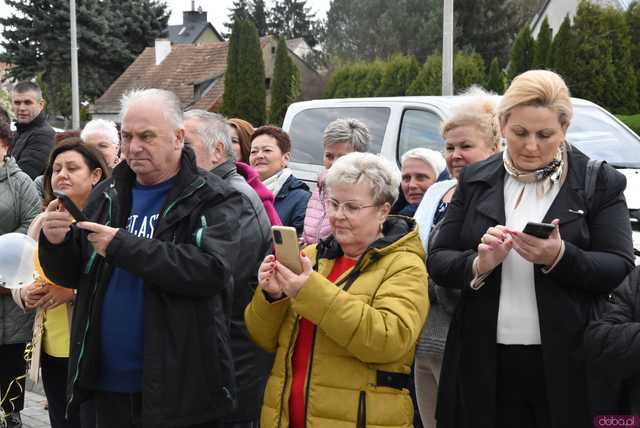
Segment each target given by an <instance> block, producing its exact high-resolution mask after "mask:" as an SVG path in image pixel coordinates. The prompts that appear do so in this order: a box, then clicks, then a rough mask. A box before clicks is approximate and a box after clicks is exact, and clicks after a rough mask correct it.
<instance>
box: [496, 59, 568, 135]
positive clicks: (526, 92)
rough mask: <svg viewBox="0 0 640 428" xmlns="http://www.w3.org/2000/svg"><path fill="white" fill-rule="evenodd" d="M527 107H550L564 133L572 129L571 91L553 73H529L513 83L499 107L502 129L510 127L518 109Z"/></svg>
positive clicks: (525, 73) (560, 78) (541, 71)
mask: <svg viewBox="0 0 640 428" xmlns="http://www.w3.org/2000/svg"><path fill="white" fill-rule="evenodd" d="M524 106H534V107H546V108H548V109H551V110H552V111H555V112H556V113H557V114H558V120H559V121H560V125H561V126H562V128H563V129H564V130H566V129H567V128H568V127H569V124H570V123H571V117H572V116H573V107H572V106H571V94H570V93H569V88H568V87H567V84H566V83H565V82H564V80H562V77H560V76H559V75H558V74H556V73H554V72H553V71H548V70H529V71H526V72H524V73H522V74H520V75H518V76H516V78H515V79H513V81H512V82H511V85H509V88H508V89H507V91H506V92H505V93H504V95H503V97H502V100H500V105H499V106H498V115H499V118H500V125H502V126H504V124H505V123H507V120H509V115H510V113H511V111H512V110H513V109H514V108H516V107H524Z"/></svg>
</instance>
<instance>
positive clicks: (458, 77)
mask: <svg viewBox="0 0 640 428" xmlns="http://www.w3.org/2000/svg"><path fill="white" fill-rule="evenodd" d="M483 82H484V61H483V60H482V57H481V56H480V55H479V54H478V53H476V52H473V53H466V52H462V51H460V52H457V53H456V55H455V57H454V59H453V86H454V88H455V91H456V93H461V92H464V91H465V90H466V89H468V88H469V87H470V86H472V85H482V83H483Z"/></svg>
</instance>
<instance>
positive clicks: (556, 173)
mask: <svg viewBox="0 0 640 428" xmlns="http://www.w3.org/2000/svg"><path fill="white" fill-rule="evenodd" d="M502 159H503V161H504V168H505V169H506V170H507V173H509V175H510V176H512V177H513V178H515V179H516V180H517V181H520V182H521V183H536V193H537V194H538V197H541V196H542V195H544V194H545V193H547V192H548V191H549V190H551V188H552V187H553V185H554V183H556V182H560V184H561V185H562V183H564V180H565V179H566V178H567V170H568V166H569V163H568V157H567V143H566V142H565V143H562V144H561V145H560V147H558V151H557V152H556V155H555V157H554V159H553V160H552V161H551V162H550V163H549V164H547V165H545V166H544V167H542V168H540V169H537V170H535V171H522V170H520V169H518V167H517V166H515V164H514V163H513V161H512V160H511V156H510V155H509V149H508V148H506V149H505V150H504V152H502Z"/></svg>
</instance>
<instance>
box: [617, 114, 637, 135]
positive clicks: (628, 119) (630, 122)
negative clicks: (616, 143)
mask: <svg viewBox="0 0 640 428" xmlns="http://www.w3.org/2000/svg"><path fill="white" fill-rule="evenodd" d="M617 117H618V119H620V120H621V121H623V122H624V123H625V125H627V126H628V127H629V128H631V129H633V130H634V132H635V133H636V134H638V135H640V113H638V114H634V115H631V116H625V115H622V114H619V115H617Z"/></svg>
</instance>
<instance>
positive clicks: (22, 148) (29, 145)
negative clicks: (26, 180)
mask: <svg viewBox="0 0 640 428" xmlns="http://www.w3.org/2000/svg"><path fill="white" fill-rule="evenodd" d="M16 130H17V133H16V137H15V139H14V140H13V144H12V145H11V153H10V155H11V156H12V157H14V158H15V160H16V162H18V166H19V167H20V169H22V170H23V171H24V172H26V173H27V174H28V175H29V177H31V179H32V180H35V178H36V177H37V176H39V175H42V173H43V172H44V169H45V168H46V166H47V160H48V159H49V153H51V149H52V148H53V144H54V143H55V142H56V132H55V131H54V130H53V128H52V127H51V126H50V125H49V124H48V123H47V121H46V115H45V113H44V111H43V112H42V113H40V114H39V115H38V116H36V117H35V118H34V119H33V120H32V121H31V122H29V123H24V124H23V123H17V124H16Z"/></svg>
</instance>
